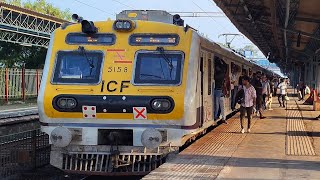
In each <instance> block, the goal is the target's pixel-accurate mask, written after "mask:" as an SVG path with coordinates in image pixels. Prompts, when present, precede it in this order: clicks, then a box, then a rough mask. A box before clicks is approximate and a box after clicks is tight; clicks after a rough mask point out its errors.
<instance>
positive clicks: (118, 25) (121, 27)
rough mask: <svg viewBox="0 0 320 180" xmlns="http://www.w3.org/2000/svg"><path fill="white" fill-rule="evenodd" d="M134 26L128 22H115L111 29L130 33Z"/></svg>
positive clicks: (131, 22)
mask: <svg viewBox="0 0 320 180" xmlns="http://www.w3.org/2000/svg"><path fill="white" fill-rule="evenodd" d="M134 28H135V24H134V22H133V21H130V20H116V21H115V22H114V24H113V29H114V30H116V31H132V30H133V29H134Z"/></svg>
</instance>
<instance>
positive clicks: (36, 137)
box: [0, 129, 50, 179]
mask: <svg viewBox="0 0 320 180" xmlns="http://www.w3.org/2000/svg"><path fill="white" fill-rule="evenodd" d="M49 161H50V145H49V137H48V135H47V134H45V133H43V132H41V131H40V129H35V130H31V131H25V132H20V133H17V134H10V135H6V136H0V179H4V178H7V177H10V176H11V177H12V176H19V174H21V173H25V172H27V171H30V170H33V169H35V168H38V167H41V166H44V165H47V164H49Z"/></svg>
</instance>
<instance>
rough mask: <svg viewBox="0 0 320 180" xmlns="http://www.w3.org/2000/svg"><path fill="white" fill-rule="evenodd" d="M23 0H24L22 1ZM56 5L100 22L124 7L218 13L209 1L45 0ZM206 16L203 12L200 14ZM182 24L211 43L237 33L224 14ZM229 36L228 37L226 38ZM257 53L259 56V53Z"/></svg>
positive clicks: (239, 40)
mask: <svg viewBox="0 0 320 180" xmlns="http://www.w3.org/2000/svg"><path fill="white" fill-rule="evenodd" d="M24 1H26V0H24ZM47 2H50V3H51V4H53V5H54V6H56V7H59V8H61V9H69V10H70V12H71V13H76V14H78V15H80V16H82V17H83V18H84V19H88V20H91V21H103V20H107V19H108V18H111V19H115V14H117V13H119V12H121V11H122V10H127V9H139V10H140V9H142V10H150V9H152V10H166V11H168V12H204V11H205V12H222V11H221V10H220V9H219V8H218V7H217V6H216V4H215V3H214V2H213V0H47ZM204 15H206V14H204ZM183 19H184V20H185V24H188V25H190V26H192V27H194V28H196V29H198V30H199V32H200V33H203V34H204V35H206V36H207V37H208V38H209V39H211V40H213V41H215V42H221V43H225V38H224V37H220V38H219V35H220V34H224V33H239V34H240V32H239V31H238V30H237V28H235V26H234V25H233V24H232V23H231V22H230V20H229V19H228V18H227V17H226V16H224V17H197V18H194V17H193V18H189V17H183ZM229 38H230V39H231V37H229ZM246 45H252V43H251V41H250V40H248V39H247V38H246V37H245V36H243V37H241V36H238V37H236V38H235V39H234V40H233V42H232V43H231V46H232V47H234V48H235V49H237V48H241V47H244V46H246ZM259 56H263V55H262V53H259Z"/></svg>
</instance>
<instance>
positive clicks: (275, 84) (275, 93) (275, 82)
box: [273, 78, 279, 96]
mask: <svg viewBox="0 0 320 180" xmlns="http://www.w3.org/2000/svg"><path fill="white" fill-rule="evenodd" d="M273 82H274V89H273V96H277V89H278V85H279V80H278V78H274V79H273Z"/></svg>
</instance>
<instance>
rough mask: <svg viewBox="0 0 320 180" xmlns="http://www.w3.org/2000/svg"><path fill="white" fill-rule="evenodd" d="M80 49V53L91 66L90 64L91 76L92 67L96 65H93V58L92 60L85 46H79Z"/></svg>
mask: <svg viewBox="0 0 320 180" xmlns="http://www.w3.org/2000/svg"><path fill="white" fill-rule="evenodd" d="M78 50H79V51H80V53H81V54H82V55H83V56H84V57H85V58H86V60H87V62H88V64H89V66H90V76H91V74H92V69H93V68H94V65H93V60H90V59H89V58H88V56H87V53H86V50H85V49H84V47H83V46H79V48H78Z"/></svg>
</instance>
